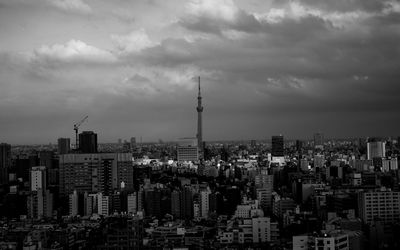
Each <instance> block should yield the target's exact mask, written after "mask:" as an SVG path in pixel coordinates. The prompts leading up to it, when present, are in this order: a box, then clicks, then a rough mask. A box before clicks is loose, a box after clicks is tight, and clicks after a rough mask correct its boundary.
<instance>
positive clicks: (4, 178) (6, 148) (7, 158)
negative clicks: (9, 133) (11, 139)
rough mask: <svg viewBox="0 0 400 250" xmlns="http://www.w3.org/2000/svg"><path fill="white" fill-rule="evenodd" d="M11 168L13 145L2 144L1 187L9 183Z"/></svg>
mask: <svg viewBox="0 0 400 250" xmlns="http://www.w3.org/2000/svg"><path fill="white" fill-rule="evenodd" d="M10 167H11V145H10V144H7V143H1V144H0V185H1V184H5V183H7V182H8V170H9V169H10Z"/></svg>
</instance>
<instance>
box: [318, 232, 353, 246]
mask: <svg viewBox="0 0 400 250" xmlns="http://www.w3.org/2000/svg"><path fill="white" fill-rule="evenodd" d="M315 249H316V250H330V249H335V250H349V249H350V248H349V236H348V235H347V234H344V233H341V232H340V231H337V232H336V231H333V232H329V233H324V234H323V235H321V236H319V237H315Z"/></svg>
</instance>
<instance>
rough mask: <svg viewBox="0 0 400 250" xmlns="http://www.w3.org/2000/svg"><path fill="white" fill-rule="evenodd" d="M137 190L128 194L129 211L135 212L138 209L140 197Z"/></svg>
mask: <svg viewBox="0 0 400 250" xmlns="http://www.w3.org/2000/svg"><path fill="white" fill-rule="evenodd" d="M137 196H138V195H137V192H134V193H132V194H128V213H132V214H135V213H136V212H137V211H138V197H137Z"/></svg>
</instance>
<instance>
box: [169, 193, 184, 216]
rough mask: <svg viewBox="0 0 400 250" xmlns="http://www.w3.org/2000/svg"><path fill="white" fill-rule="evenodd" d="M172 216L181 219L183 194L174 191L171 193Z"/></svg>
mask: <svg viewBox="0 0 400 250" xmlns="http://www.w3.org/2000/svg"><path fill="white" fill-rule="evenodd" d="M171 214H172V216H174V218H175V219H178V218H181V217H182V214H181V192H180V191H178V190H174V191H172V192H171Z"/></svg>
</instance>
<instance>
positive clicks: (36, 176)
mask: <svg viewBox="0 0 400 250" xmlns="http://www.w3.org/2000/svg"><path fill="white" fill-rule="evenodd" d="M30 173H31V178H30V180H31V181H30V182H31V191H38V190H45V189H46V167H44V166H39V167H32V168H31V171H30Z"/></svg>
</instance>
